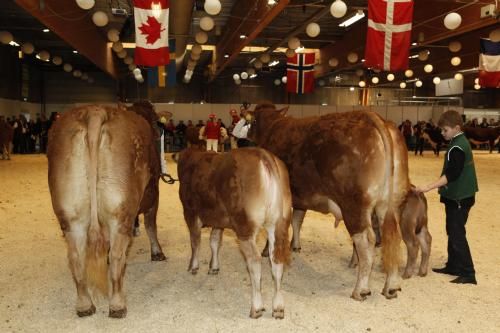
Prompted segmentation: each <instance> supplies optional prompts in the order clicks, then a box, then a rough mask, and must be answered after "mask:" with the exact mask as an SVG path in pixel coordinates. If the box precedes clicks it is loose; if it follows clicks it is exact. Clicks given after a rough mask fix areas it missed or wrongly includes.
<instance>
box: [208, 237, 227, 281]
mask: <svg viewBox="0 0 500 333" xmlns="http://www.w3.org/2000/svg"><path fill="white" fill-rule="evenodd" d="M223 233H224V229H219V228H212V232H211V233H210V249H211V250H212V259H210V267H209V269H208V274H211V275H217V274H219V249H220V247H221V245H222V234H223Z"/></svg>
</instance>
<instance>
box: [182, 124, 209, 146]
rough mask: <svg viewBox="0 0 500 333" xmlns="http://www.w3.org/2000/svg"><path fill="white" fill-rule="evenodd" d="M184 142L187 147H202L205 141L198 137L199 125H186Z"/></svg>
mask: <svg viewBox="0 0 500 333" xmlns="http://www.w3.org/2000/svg"><path fill="white" fill-rule="evenodd" d="M186 142H187V143H188V146H189V147H192V146H196V147H198V148H199V149H202V148H203V146H204V145H205V141H204V140H201V139H200V128H199V127H188V128H187V129H186Z"/></svg>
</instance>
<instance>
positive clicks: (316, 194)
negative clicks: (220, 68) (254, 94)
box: [249, 104, 410, 300]
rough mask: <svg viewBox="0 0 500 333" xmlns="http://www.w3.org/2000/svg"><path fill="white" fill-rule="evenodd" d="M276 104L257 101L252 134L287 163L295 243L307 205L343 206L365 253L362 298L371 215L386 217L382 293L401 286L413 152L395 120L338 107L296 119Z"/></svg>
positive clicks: (358, 295) (296, 245)
mask: <svg viewBox="0 0 500 333" xmlns="http://www.w3.org/2000/svg"><path fill="white" fill-rule="evenodd" d="M284 112H285V110H280V111H278V110H276V108H275V107H274V105H272V104H262V105H258V106H257V107H256V108H255V111H254V112H251V113H252V114H253V120H252V121H253V123H252V127H251V129H250V132H249V138H250V139H252V140H253V141H254V142H256V143H257V144H258V145H259V146H261V147H262V148H265V149H268V150H269V151H271V152H272V153H274V154H276V155H277V156H278V157H279V158H281V159H282V160H283V162H285V164H286V165H287V167H288V171H289V173H290V185H291V190H292V195H293V208H294V209H293V220H292V225H293V240H292V247H293V249H294V250H298V249H300V242H299V239H300V238H299V231H300V225H301V224H302V221H303V218H304V215H305V212H306V211H307V210H308V209H312V210H316V211H319V212H322V213H330V212H331V213H335V212H336V211H339V210H340V211H341V212H342V215H343V218H344V221H345V225H346V227H347V230H348V231H349V233H350V235H351V237H352V239H353V242H354V244H355V246H356V249H357V250H358V254H359V262H360V265H359V268H358V279H357V283H356V286H355V288H354V290H353V292H352V297H353V298H354V299H356V300H364V299H366V296H367V295H369V294H370V289H369V285H368V282H369V277H370V273H371V269H372V265H373V260H374V259H373V258H374V252H375V251H374V244H375V235H374V232H373V229H372V214H375V215H376V216H377V218H378V220H379V221H380V224H381V231H382V257H383V262H384V268H385V271H386V273H387V279H386V283H385V286H384V289H383V291H382V292H383V294H384V295H385V296H386V297H387V298H393V297H397V293H396V291H397V290H398V289H400V287H399V283H400V278H399V273H398V257H399V243H400V235H399V232H398V224H399V219H400V217H401V212H400V209H401V208H400V207H401V204H402V203H403V201H404V199H405V197H406V193H407V192H408V191H409V188H410V182H409V179H408V155H407V151H406V147H405V145H404V141H403V139H402V137H401V135H400V134H395V140H396V141H397V142H398V144H397V145H394V144H393V139H392V138H391V132H394V133H397V129H396V128H395V126H394V125H393V124H386V123H385V122H384V121H383V119H382V118H380V116H378V115H377V114H375V113H373V112H366V111H356V112H349V113H333V114H328V115H324V116H321V117H310V118H304V119H293V118H290V117H286V116H285V114H284Z"/></svg>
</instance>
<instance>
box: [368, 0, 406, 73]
mask: <svg viewBox="0 0 500 333" xmlns="http://www.w3.org/2000/svg"><path fill="white" fill-rule="evenodd" d="M412 21H413V1H412V0H368V32H367V34H366V48H365V62H364V66H365V67H371V68H376V69H380V70H384V71H402V70H406V69H408V56H409V53H410V42H411V25H412Z"/></svg>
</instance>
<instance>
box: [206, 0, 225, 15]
mask: <svg viewBox="0 0 500 333" xmlns="http://www.w3.org/2000/svg"><path fill="white" fill-rule="evenodd" d="M203 8H205V11H206V12H207V13H208V14H210V15H217V14H219V13H220V10H221V8H222V6H221V4H220V1H219V0H206V1H205V5H204V6H203Z"/></svg>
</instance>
